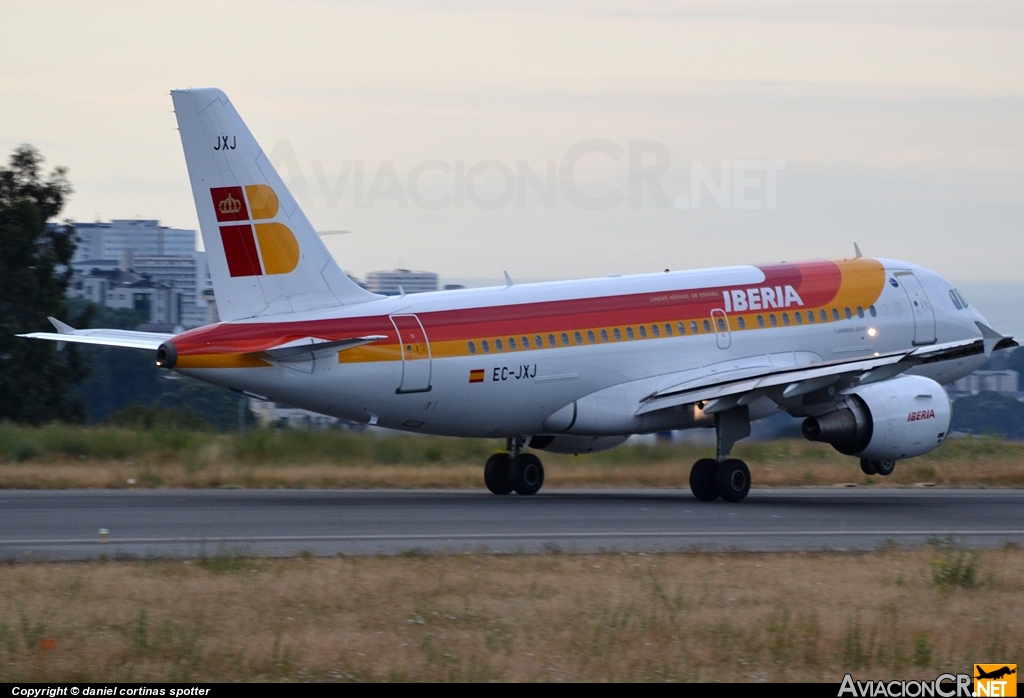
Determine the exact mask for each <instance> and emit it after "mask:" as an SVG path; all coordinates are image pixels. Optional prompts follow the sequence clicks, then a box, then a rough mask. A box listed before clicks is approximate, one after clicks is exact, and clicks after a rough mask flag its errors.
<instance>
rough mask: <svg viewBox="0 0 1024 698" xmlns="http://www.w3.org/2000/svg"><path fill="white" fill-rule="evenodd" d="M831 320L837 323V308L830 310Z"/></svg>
mask: <svg viewBox="0 0 1024 698" xmlns="http://www.w3.org/2000/svg"><path fill="white" fill-rule="evenodd" d="M832 319H833V320H835V321H836V322H838V321H839V310H838V309H837V308H832Z"/></svg>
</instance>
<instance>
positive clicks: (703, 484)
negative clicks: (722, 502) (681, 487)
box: [690, 458, 718, 502]
mask: <svg viewBox="0 0 1024 698" xmlns="http://www.w3.org/2000/svg"><path fill="white" fill-rule="evenodd" d="M717 467H718V461H716V460H714V459H712V458H701V459H700V460H699V461H697V462H696V463H694V464H693V468H691V469H690V491H691V492H693V496H694V497H696V498H697V499H699V500H700V501H702V502H713V501H715V500H716V499H718V486H717V485H716V484H715V469H716V468H717Z"/></svg>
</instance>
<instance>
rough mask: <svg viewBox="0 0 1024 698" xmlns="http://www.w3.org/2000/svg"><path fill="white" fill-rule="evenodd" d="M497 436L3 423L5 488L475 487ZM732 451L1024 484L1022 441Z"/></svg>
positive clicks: (600, 473) (591, 460)
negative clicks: (900, 452)
mask: <svg viewBox="0 0 1024 698" xmlns="http://www.w3.org/2000/svg"><path fill="white" fill-rule="evenodd" d="M501 446H502V443H501V442H500V441H498V440H482V439H451V438H443V437H415V436H402V435H399V436H391V437H380V436H373V435H370V434H358V433H352V432H347V431H328V432H305V431H294V430H267V429H253V430H250V431H247V432H244V433H241V434H237V433H236V434H217V433H208V432H201V431H188V430H160V429H152V430H132V429H118V428H112V427H74V426H67V425H51V426H47V427H42V428H26V427H18V426H14V425H11V424H0V489H12V488H17V489H74V488H113V489H125V488H181V487H184V488H210V487H244V488H340V487H344V488H353V487H355V488H410V487H412V488H415V487H439V488H480V487H482V482H483V467H482V466H483V463H484V461H486V459H487V457H488V456H489V455H490V454H491V453H493V452H494V450H495V449H497V448H499V447H501ZM712 451H713V447H711V446H697V445H693V444H685V443H684V444H678V443H655V444H646V443H641V444H635V445H634V444H627V445H625V446H621V447H619V448H616V449H612V450H610V451H606V452H603V453H596V454H590V455H586V456H570V455H559V454H547V453H540V455H541V456H542V458H543V460H544V464H545V470H546V476H545V488H546V489H551V488H558V487H573V488H578V487H596V488H602V487H616V488H622V487H660V488H664V487H680V488H684V489H685V488H687V487H688V482H689V472H690V466H691V465H692V464H693V463H694V462H695V461H696V460H697V459H698V458H704V457H707V456H708V455H710V454H711V452H712ZM734 455H735V456H736V457H739V458H742V459H743V460H745V461H746V462H747V464H748V465H749V466H750V470H751V475H752V478H753V482H754V486H755V487H792V486H803V485H807V486H822V485H837V484H858V485H865V486H871V487H892V486H896V487H907V486H915V485H916V486H928V485H935V486H944V487H1022V486H1024V467H1022V465H1024V443H1022V442H1014V441H1004V440H1001V439H997V438H966V439H948V440H947V441H946V442H945V443H944V444H942V446H940V447H939V448H938V449H936V450H935V451H933V452H931V453H929V454H926V455H924V456H921V457H919V458H914V459H912V460H908V461H904V462H901V463H899V464H898V465H897V467H896V471H895V472H894V473H893V474H892V475H890V476H888V477H881V476H867V475H864V474H863V473H862V472H861V471H860V467H859V465H858V462H857V460H856V459H855V458H850V457H847V456H843V455H841V454H839V453H837V452H836V451H834V450H833V449H832V448H831V447H830V446H828V445H825V444H818V443H811V442H808V441H803V440H800V439H793V440H781V441H769V442H741V443H740V444H738V445H737V446H736V448H735V449H734Z"/></svg>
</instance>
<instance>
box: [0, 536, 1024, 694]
mask: <svg viewBox="0 0 1024 698" xmlns="http://www.w3.org/2000/svg"><path fill="white" fill-rule="evenodd" d="M0 588H2V589H3V590H4V591H3V594H2V595H0V681H18V682H23V681H114V680H117V681H133V682H134V681H240V680H241V681H244V680H313V681H321V680H327V681H331V680H342V681H344V680H358V681H378V680H400V681H410V680H411V681H421V680H425V681H451V680H454V681H464V680H468V681H486V680H498V681H534V680H539V681H574V680H575V681H580V680H586V681H602V680H611V681H626V680H654V681H658V680H684V681H833V682H838V681H839V680H841V678H842V675H843V674H844V673H846V672H852V673H853V674H854V676H856V677H859V678H864V679H866V678H868V677H871V678H887V679H891V678H905V679H912V678H920V679H933V678H934V677H935V676H937V675H938V674H939V673H941V672H945V671H949V672H953V673H956V672H963V671H968V670H969V668H970V666H971V664H972V663H974V662H981V661H998V662H1009V663H1013V662H1016V663H1018V664H1021V663H1024V634H1022V633H1021V631H1020V623H1021V620H1020V619H1021V618H1022V617H1024V551H1022V550H1021V549H1019V548H1017V547H1012V546H1011V547H1004V548H1001V549H996V550H984V551H971V550H964V549H960V548H956V547H947V546H943V545H931V546H925V547H922V548H917V549H913V550H904V549H898V548H890V549H884V550H878V551H873V552H865V553H838V552H818V553H774V554H760V553H727V554H716V553H683V554H659V555H644V554H639V553H635V554H597V555H566V554H546V555H479V554H463V555H413V554H409V555H402V556H391V557H362V556H356V557H335V558H316V557H312V556H298V557H294V558H289V559H267V558H253V557H248V556H245V555H244V554H241V553H239V552H237V551H236V552H224V551H222V552H221V553H220V554H217V555H214V556H211V557H203V558H199V559H192V560H161V561H130V562H110V561H94V562H87V563H27V564H16V565H5V566H3V567H0Z"/></svg>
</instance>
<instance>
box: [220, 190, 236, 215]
mask: <svg viewBox="0 0 1024 698" xmlns="http://www.w3.org/2000/svg"><path fill="white" fill-rule="evenodd" d="M218 208H220V212H221V213H226V214H230V213H238V212H239V211H241V210H242V202H241V201H239V200H238V199H236V198H235V197H233V196H231V192H228V195H227V196H226V197H224V198H223V199H221V200H220V204H218Z"/></svg>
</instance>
